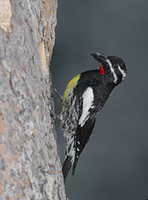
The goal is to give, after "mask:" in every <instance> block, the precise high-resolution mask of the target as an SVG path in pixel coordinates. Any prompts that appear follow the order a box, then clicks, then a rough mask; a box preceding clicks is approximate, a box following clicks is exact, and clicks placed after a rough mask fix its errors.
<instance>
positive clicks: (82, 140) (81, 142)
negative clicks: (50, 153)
mask: <svg viewBox="0 0 148 200" xmlns="http://www.w3.org/2000/svg"><path fill="white" fill-rule="evenodd" d="M95 121H96V116H95V115H94V114H90V117H89V119H88V120H87V121H86V122H85V124H84V126H83V127H81V126H80V125H78V128H77V131H76V136H75V137H76V138H75V141H76V142H75V159H74V164H73V169H72V175H74V173H75V169H76V166H77V163H78V159H79V156H80V154H81V152H82V151H83V149H84V147H85V145H86V144H87V143H88V141H89V138H90V135H91V133H92V131H93V128H94V125H95Z"/></svg>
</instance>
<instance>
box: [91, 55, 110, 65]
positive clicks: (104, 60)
mask: <svg viewBox="0 0 148 200" xmlns="http://www.w3.org/2000/svg"><path fill="white" fill-rule="evenodd" d="M91 55H92V56H93V57H94V59H95V60H97V61H98V62H100V63H101V64H102V65H107V62H106V58H105V57H104V56H102V55H100V54H99V53H91Z"/></svg>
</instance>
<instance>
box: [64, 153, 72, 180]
mask: <svg viewBox="0 0 148 200" xmlns="http://www.w3.org/2000/svg"><path fill="white" fill-rule="evenodd" d="M71 160H72V157H71V156H67V157H66V159H65V161H64V163H63V168H62V171H63V176H64V180H65V179H66V177H67V175H68V172H69V170H70V168H71V165H72V162H71Z"/></svg>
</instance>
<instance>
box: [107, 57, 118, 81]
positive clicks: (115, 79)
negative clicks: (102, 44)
mask: <svg viewBox="0 0 148 200" xmlns="http://www.w3.org/2000/svg"><path fill="white" fill-rule="evenodd" d="M106 62H107V63H108V64H109V67H110V71H111V73H112V75H113V77H114V80H113V82H114V83H117V80H118V78H117V75H116V73H115V70H114V68H113V66H112V63H111V62H110V60H109V59H106Z"/></svg>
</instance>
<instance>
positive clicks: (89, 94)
mask: <svg viewBox="0 0 148 200" xmlns="http://www.w3.org/2000/svg"><path fill="white" fill-rule="evenodd" d="M82 98H83V108H82V114H81V117H80V120H79V125H80V126H81V127H82V126H84V124H85V122H86V121H87V119H88V118H89V109H90V108H91V107H92V104H93V101H94V93H93V89H92V88H91V87H88V88H87V89H86V90H85V92H84V93H83V96H82Z"/></svg>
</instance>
